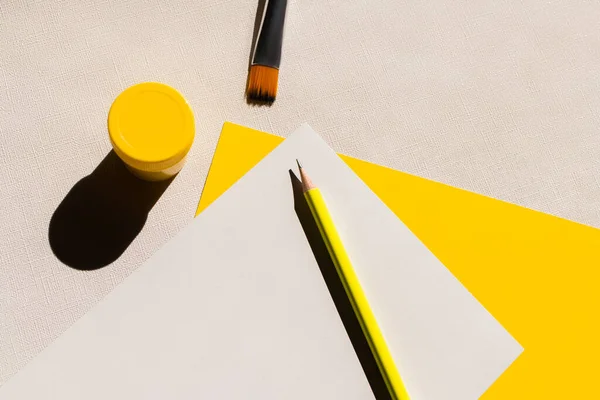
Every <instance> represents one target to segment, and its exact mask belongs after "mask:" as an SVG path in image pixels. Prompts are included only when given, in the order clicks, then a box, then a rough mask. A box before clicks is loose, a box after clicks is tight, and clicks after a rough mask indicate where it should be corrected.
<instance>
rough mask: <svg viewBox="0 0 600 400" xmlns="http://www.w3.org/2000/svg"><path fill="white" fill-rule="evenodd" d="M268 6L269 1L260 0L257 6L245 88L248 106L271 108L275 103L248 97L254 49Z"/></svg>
mask: <svg viewBox="0 0 600 400" xmlns="http://www.w3.org/2000/svg"><path fill="white" fill-rule="evenodd" d="M266 5H267V0H258V3H257V5H256V16H255V17H254V31H253V32H252V44H251V46H250V54H249V55H248V75H247V76H246V86H245V88H244V97H245V98H246V104H248V105H251V106H257V107H263V106H267V107H270V106H271V105H273V102H268V101H258V100H253V99H250V98H249V97H248V96H247V95H246V92H247V89H248V83H249V82H250V68H251V67H252V57H254V49H256V43H257V42H258V34H259V32H260V25H261V23H262V17H263V15H264V13H265V7H266Z"/></svg>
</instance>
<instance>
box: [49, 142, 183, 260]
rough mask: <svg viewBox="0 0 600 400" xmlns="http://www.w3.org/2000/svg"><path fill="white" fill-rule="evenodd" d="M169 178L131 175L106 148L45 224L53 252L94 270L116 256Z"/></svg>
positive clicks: (140, 225)
mask: <svg viewBox="0 0 600 400" xmlns="http://www.w3.org/2000/svg"><path fill="white" fill-rule="evenodd" d="M172 181H173V178H170V179H168V180H166V181H160V182H147V181H143V180H141V179H139V178H136V177H135V176H133V175H132V174H131V172H129V171H128V170H127V168H126V167H125V165H124V164H123V162H122V161H121V160H120V159H119V157H118V156H117V155H116V154H115V152H114V151H110V152H109V153H108V154H107V155H106V157H104V159H103V160H102V162H101V163H100V164H99V165H98V166H97V167H96V169H95V170H94V171H93V172H92V173H91V174H90V175H88V176H86V177H84V178H82V179H81V180H80V181H79V182H77V183H76V184H75V185H74V186H73V187H72V188H71V190H70V191H69V193H67V195H66V196H65V198H64V199H63V200H62V201H61V203H60V204H59V205H58V207H57V208H56V210H55V211H54V214H53V215H52V218H51V219H50V223H49V227H48V241H49V242H50V247H51V248H52V251H53V253H54V255H55V256H56V257H57V258H58V259H59V260H60V261H61V262H63V263H64V264H65V265H67V266H69V267H71V268H74V269H77V270H82V271H90V270H96V269H99V268H102V267H105V266H107V265H109V264H111V263H112V262H114V261H116V260H117V259H118V258H119V257H120V256H121V255H122V254H123V252H125V250H126V249H127V248H128V247H129V245H131V243H132V242H133V241H134V240H135V238H136V237H137V235H138V234H139V233H140V232H141V230H142V228H143V227H144V225H145V223H146V220H147V218H148V214H149V212H150V211H151V210H152V208H153V207H154V205H155V204H156V202H157V201H158V199H159V198H160V196H161V195H162V194H163V193H164V191H165V190H166V189H167V188H168V187H169V185H170V184H171V182H172Z"/></svg>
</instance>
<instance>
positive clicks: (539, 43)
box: [0, 0, 600, 383]
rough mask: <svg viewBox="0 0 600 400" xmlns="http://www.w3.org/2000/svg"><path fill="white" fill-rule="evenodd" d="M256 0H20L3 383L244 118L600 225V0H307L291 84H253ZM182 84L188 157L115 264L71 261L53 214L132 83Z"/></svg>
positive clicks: (4, 96) (0, 235) (164, 225)
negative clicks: (261, 90)
mask: <svg viewBox="0 0 600 400" xmlns="http://www.w3.org/2000/svg"><path fill="white" fill-rule="evenodd" d="M255 1H256V0H225V1H223V0H219V1H217V0H204V1H199V0H171V1H159V0H130V1H117V0H62V1H60V0H53V1H43V0H3V1H2V2H1V3H0V171H1V175H0V223H1V224H0V226H1V229H0V383H2V382H4V381H6V380H7V379H8V378H10V376H11V375H13V374H14V373H15V372H16V371H17V370H18V369H19V368H21V367H22V366H23V365H24V364H25V363H26V362H27V361H28V360H30V359H31V358H32V357H33V356H35V355H36V354H37V353H38V352H39V351H40V350H42V349H43V348H44V347H45V346H46V345H48V344H49V343H50V342H51V341H52V340H53V339H54V338H56V337H57V336H58V335H59V334H60V333H61V332H63V331H64V330H65V329H66V328H67V327H68V326H69V325H71V324H72V323H73V322H74V321H75V320H77V319H78V318H79V317H80V316H81V315H82V314H83V313H85V312H86V310H88V309H89V308H90V307H92V306H93V305H94V304H95V303H96V302H97V301H98V300H99V299H101V298H102V297H103V296H104V295H105V294H106V293H108V292H109V291H110V290H111V289H112V288H113V287H114V286H115V285H117V284H118V283H119V282H121V281H122V280H123V279H124V278H125V277H126V276H127V275H128V274H130V273H131V272H132V271H133V270H134V269H135V268H137V267H138V266H139V265H140V264H141V263H143V261H144V260H146V259H147V258H148V257H149V256H150V255H151V254H152V253H153V252H154V251H155V250H156V249H157V248H158V247H159V246H161V245H162V244H163V243H165V241H167V240H168V239H169V238H170V237H171V236H173V234H174V233H175V232H176V231H177V230H178V229H180V228H181V227H182V226H183V225H184V224H186V222H188V221H189V220H190V219H191V218H192V215H193V213H194V209H195V206H196V203H197V200H198V197H199V195H200V192H201V188H202V185H203V183H204V179H205V177H206V173H207V170H208V168H209V165H210V160H211V156H212V153H213V150H214V147H215V144H216V141H217V139H218V135H219V130H220V127H221V124H222V123H223V121H225V120H231V121H233V122H237V123H241V124H246V125H249V126H252V127H255V128H258V129H262V130H266V131H270V132H273V133H277V134H280V135H286V134H287V133H289V132H291V131H292V130H293V129H294V128H296V127H297V126H298V125H299V124H300V123H301V122H308V123H310V124H311V125H312V127H313V128H314V129H315V130H317V131H318V132H320V133H321V134H322V135H323V137H324V138H325V139H326V140H327V141H328V143H329V144H330V145H331V146H332V147H334V148H335V150H337V151H339V152H343V153H347V154H350V155H353V156H356V157H360V158H364V159H367V160H370V161H374V162H377V163H380V164H384V165H387V166H390V167H393V168H397V169H401V170H404V171H408V172H411V173H414V174H417V175H421V176H425V177H428V178H432V179H435V180H438V181H442V182H445V183H448V184H451V185H456V186H459V187H463V188H466V189H469V190H473V191H476V192H479V193H483V194H486V195H490V196H494V197H497V198H501V199H504V200H508V201H511V202H515V203H518V204H522V205H524V206H527V207H531V208H535V209H538V210H542V211H545V212H549V213H552V214H556V215H559V216H562V217H565V218H569V219H573V220H576V221H579V222H583V223H586V224H591V225H594V226H599V227H600V161H599V157H600V129H599V128H600V3H598V2H597V1H596V0H593V1H591V0H590V1H583V0H581V1H579V0H553V1H547V0H543V1H542V0H527V1H502V0H500V1H498V0H455V1H444V0H416V1H413V0H410V1H408V0H406V1H404V0H380V1H372V0H353V1H347V0H331V1H326V2H324V1H321V0H301V1H300V0H290V4H289V9H288V20H287V32H286V38H285V43H284V56H283V64H282V70H281V81H280V94H279V97H278V100H277V102H276V104H275V105H274V106H273V107H271V108H265V107H251V106H248V105H246V103H245V102H244V100H243V89H244V84H245V80H246V68H247V65H246V63H247V60H248V56H249V51H250V41H251V40H250V39H251V36H252V31H253V25H254V17H255V12H256V2H255ZM147 80H157V81H162V82H165V83H167V84H170V85H172V86H174V87H176V88H178V89H179V90H180V91H181V92H183V94H184V95H185V96H186V97H187V99H188V100H189V102H190V104H191V106H192V108H193V110H194V112H195V115H196V118H197V132H198V135H197V139H196V142H195V145H194V148H193V150H192V153H191V156H190V160H189V163H188V165H187V166H186V167H185V169H184V170H183V172H182V173H181V174H180V175H179V176H178V177H177V179H176V180H175V182H174V183H173V184H172V185H171V186H170V187H169V188H168V190H167V191H166V192H165V193H164V195H163V196H162V198H161V199H160V201H159V202H158V203H157V204H156V206H155V207H154V209H153V210H152V212H151V213H150V216H149V218H148V222H147V223H146V226H145V228H144V230H143V231H142V233H141V234H140V235H139V236H138V237H137V238H136V240H135V241H134V242H133V243H132V244H131V246H130V247H129V248H128V249H127V251H126V252H125V253H124V254H123V256H122V257H121V258H120V259H119V260H118V261H117V262H115V263H114V264H112V265H110V266H108V267H106V268H103V269H100V270H97V271H93V272H81V271H76V270H73V269H71V268H69V267H66V266H64V265H63V264H61V263H60V262H59V261H58V260H57V259H56V258H55V257H54V255H53V253H52V251H51V250H50V247H49V244H48V237H47V230H48V222H49V220H50V217H51V216H52V214H53V212H54V210H55V209H56V207H57V205H58V204H59V203H60V202H61V200H62V199H63V197H64V196H65V194H66V193H67V192H68V191H69V190H70V189H71V188H72V187H73V185H74V184H75V183H76V182H78V181H79V180H80V179H81V178H83V177H84V176H86V175H87V174H89V173H90V172H91V171H93V170H94V168H95V167H96V166H97V165H98V164H99V163H100V161H101V160H102V159H103V158H104V156H105V155H106V154H107V153H108V152H109V150H110V145H109V142H108V140H107V133H106V116H107V111H108V108H109V106H110V104H111V102H112V100H113V99H114V97H115V96H116V95H117V94H118V93H119V92H120V91H121V90H123V89H124V88H126V87H127V86H129V85H131V84H134V83H137V82H140V81H147Z"/></svg>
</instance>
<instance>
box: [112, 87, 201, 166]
mask: <svg viewBox="0 0 600 400" xmlns="http://www.w3.org/2000/svg"><path fill="white" fill-rule="evenodd" d="M108 133H109V135H110V140H111V142H112V144H113V148H114V149H115V152H116V153H117V155H118V156H119V157H120V158H121V159H122V160H123V161H124V162H125V163H127V164H128V165H129V166H130V167H133V168H136V169H139V170H142V171H148V172H158V171H162V170H164V169H167V168H170V167H172V166H174V165H175V164H177V163H178V162H180V161H181V160H183V158H184V157H185V156H186V154H187V153H188V151H189V150H190V148H191V147H192V143H193V142H194V114H193V113H192V110H191V108H190V106H189V105H188V103H187V101H186V100H185V98H184V97H183V96H182V95H181V94H180V93H179V92H178V91H177V90H175V89H173V88H172V87H170V86H167V85H164V84H162V83H156V82H146V83H140V84H137V85H134V86H131V87H129V88H127V89H125V91H123V93H121V94H120V95H119V96H118V97H117V98H116V99H115V101H114V103H113V104H112V106H111V108H110V111H109V113H108Z"/></svg>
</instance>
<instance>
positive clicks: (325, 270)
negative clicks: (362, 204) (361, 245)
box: [289, 170, 391, 400]
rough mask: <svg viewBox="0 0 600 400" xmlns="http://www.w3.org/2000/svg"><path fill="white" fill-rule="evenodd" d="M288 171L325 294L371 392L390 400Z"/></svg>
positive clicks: (297, 182) (297, 185) (297, 184)
mask: <svg viewBox="0 0 600 400" xmlns="http://www.w3.org/2000/svg"><path fill="white" fill-rule="evenodd" d="M289 173H290V179H291V181H292V190H293V194H294V209H295V211H296V215H297V216H298V220H299V221H300V225H302V229H303V230H304V234H305V235H306V239H307V240H308V243H309V245H310V248H311V250H312V252H313V254H314V256H315V260H316V261H317V264H318V265H319V269H320V270H321V274H322V275H323V279H324V280H325V283H326V285H327V288H328V289H329V294H330V295H331V298H332V299H333V302H334V304H335V307H336V309H337V311H338V314H339V315H340V318H341V320H342V323H343V324H344V328H345V329H346V333H347V334H348V337H349V338H350V342H351V343H352V346H353V347H354V351H355V352H356V355H357V356H358V359H359V361H360V364H361V366H362V369H363V371H364V373H365V375H366V377H367V380H368V381H369V385H370V386H371V390H372V391H373V394H374V395H375V398H377V399H379V400H384V399H385V400H388V399H390V400H391V396H390V394H389V392H388V390H387V387H386V385H385V381H384V380H383V377H382V376H381V373H380V372H379V368H378V367H377V362H376V361H375V358H374V357H373V353H372V352H371V349H370V348H369V343H368V342H367V339H366V338H365V336H364V334H363V332H362V329H361V327H360V323H359V322H358V319H357V318H356V315H355V314H354V310H353V309H352V304H351V303H350V299H348V296H347V295H346V291H345V290H344V286H343V285H342V281H341V280H340V278H339V276H338V273H337V271H336V269H335V265H334V264H333V261H332V260H331V257H330V256H329V252H328V251H327V247H326V246H325V242H324V241H323V238H322V237H321V233H320V232H319V228H318V227H317V224H316V222H315V220H314V219H313V216H312V214H311V212H310V208H309V207H308V203H307V202H306V199H305V198H304V193H303V192H302V183H301V182H300V180H299V179H298V177H296V175H295V174H294V172H293V171H292V170H290V171H289Z"/></svg>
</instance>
